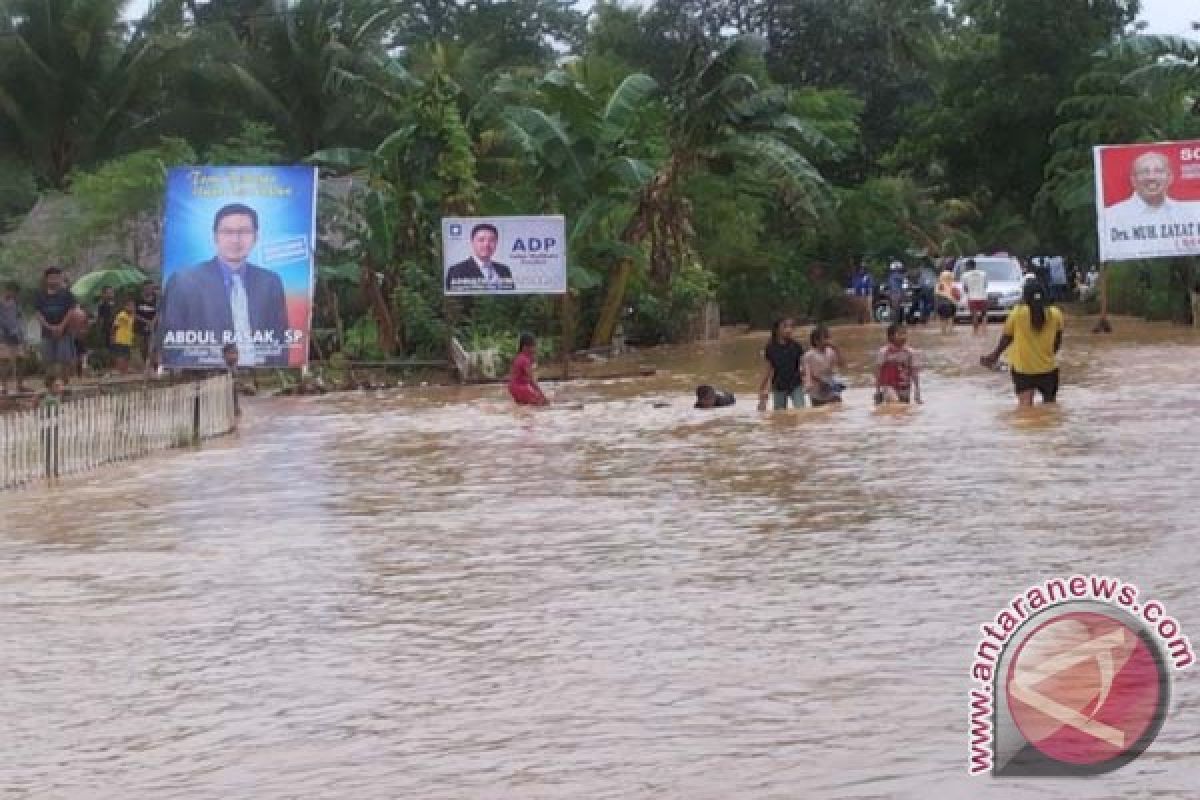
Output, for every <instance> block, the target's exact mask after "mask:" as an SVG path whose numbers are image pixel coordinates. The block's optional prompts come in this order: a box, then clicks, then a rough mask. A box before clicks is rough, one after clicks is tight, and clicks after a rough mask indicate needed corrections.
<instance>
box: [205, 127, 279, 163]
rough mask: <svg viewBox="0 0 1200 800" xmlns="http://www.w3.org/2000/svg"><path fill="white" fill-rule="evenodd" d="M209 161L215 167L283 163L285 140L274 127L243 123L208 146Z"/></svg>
mask: <svg viewBox="0 0 1200 800" xmlns="http://www.w3.org/2000/svg"><path fill="white" fill-rule="evenodd" d="M206 160H207V161H208V163H209V164H216V165H218V166H239V165H244V166H249V167H254V166H273V165H276V164H283V163H285V162H286V160H287V159H286V158H285V156H284V143H283V141H282V140H281V139H279V138H277V137H276V135H275V129H274V128H273V127H272V126H270V125H267V124H265V123H261V122H251V121H249V120H247V121H245V122H243V123H242V130H241V132H240V133H237V134H234V135H233V136H230V137H229V138H228V139H226V140H225V141H223V142H218V143H216V144H214V145H213V146H212V147H210V148H209V149H208V158H207V159H206Z"/></svg>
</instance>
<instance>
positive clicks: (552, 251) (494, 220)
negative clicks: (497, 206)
mask: <svg viewBox="0 0 1200 800" xmlns="http://www.w3.org/2000/svg"><path fill="white" fill-rule="evenodd" d="M442 277H443V286H444V287H445V291H446V294H448V295H472V294H496V295H504V294H564V293H566V291H567V240H566V220H565V219H564V218H563V217H560V216H544V217H446V218H444V219H443V220H442Z"/></svg>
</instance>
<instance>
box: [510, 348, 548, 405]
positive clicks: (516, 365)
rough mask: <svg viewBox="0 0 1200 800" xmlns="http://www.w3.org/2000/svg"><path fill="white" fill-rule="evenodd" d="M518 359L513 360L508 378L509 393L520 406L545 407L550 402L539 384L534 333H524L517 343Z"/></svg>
mask: <svg viewBox="0 0 1200 800" xmlns="http://www.w3.org/2000/svg"><path fill="white" fill-rule="evenodd" d="M517 348H518V349H517V357H516V358H515V359H513V365H512V373H510V374H509V376H508V393H509V394H511V395H512V399H513V400H515V401H516V403H517V405H520V406H545V405H549V404H550V401H549V400H547V399H546V395H545V394H543V393H542V387H540V386H538V383H537V374H536V371H537V362H536V361H535V360H534V359H535V358H536V356H537V340H536V339H534V338H533V334H532V333H522V334H521V338H520V340H518V343H517Z"/></svg>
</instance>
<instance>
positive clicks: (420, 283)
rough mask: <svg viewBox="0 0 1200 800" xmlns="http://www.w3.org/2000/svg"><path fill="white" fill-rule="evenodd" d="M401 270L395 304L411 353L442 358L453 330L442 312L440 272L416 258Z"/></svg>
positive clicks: (402, 266) (405, 264)
mask: <svg viewBox="0 0 1200 800" xmlns="http://www.w3.org/2000/svg"><path fill="white" fill-rule="evenodd" d="M400 269H401V273H400V280H399V282H398V284H397V286H396V290H395V293H394V296H393V298H392V304H393V306H394V307H395V308H396V309H398V311H399V314H398V317H399V322H400V324H401V326H402V327H403V329H404V333H405V339H406V341H407V342H408V345H409V352H411V353H413V354H414V355H417V356H421V357H427V358H441V357H443V356H445V354H446V346H447V342H448V337H449V332H450V329H449V326H448V325H447V324H446V322H445V320H444V319H443V318H442V316H441V313H440V307H441V294H442V287H441V281H440V280H439V278H438V274H437V273H434V272H433V271H432V270H430V269H429V268H428V267H426V266H423V265H421V264H418V263H416V262H413V261H409V262H406V263H404V264H403V265H401V267H400Z"/></svg>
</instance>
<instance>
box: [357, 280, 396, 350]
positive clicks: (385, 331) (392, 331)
mask: <svg viewBox="0 0 1200 800" xmlns="http://www.w3.org/2000/svg"><path fill="white" fill-rule="evenodd" d="M362 287H363V291H364V292H366V293H367V303H368V304H369V305H370V306H371V309H372V311H374V313H375V322H376V324H377V325H378V326H379V346H380V347H381V348H382V349H383V354H384V355H385V356H389V357H390V356H393V355H395V354H396V327H395V325H394V324H393V323H392V314H391V311H390V310H389V309H388V304H387V299H386V298H384V296H383V292H382V291H381V290H380V288H379V279H378V278H376V277H375V269H374V268H373V267H372V265H371V262H370V260H369V259H368V260H367V261H364V262H363V274H362Z"/></svg>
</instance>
